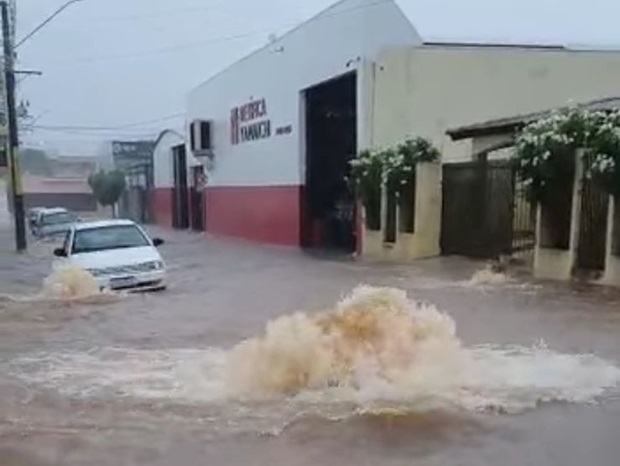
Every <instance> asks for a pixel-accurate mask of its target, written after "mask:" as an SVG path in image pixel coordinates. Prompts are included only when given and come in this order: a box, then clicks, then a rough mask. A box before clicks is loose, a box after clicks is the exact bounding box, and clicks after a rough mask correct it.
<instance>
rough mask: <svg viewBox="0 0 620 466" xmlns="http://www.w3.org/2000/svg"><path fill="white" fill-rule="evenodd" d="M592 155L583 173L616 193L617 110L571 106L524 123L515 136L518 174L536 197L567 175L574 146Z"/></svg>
mask: <svg viewBox="0 0 620 466" xmlns="http://www.w3.org/2000/svg"><path fill="white" fill-rule="evenodd" d="M577 149H584V157H592V163H591V164H587V165H586V166H588V169H587V171H586V173H585V175H586V176H587V177H589V178H593V179H595V180H596V181H598V182H600V183H601V184H602V185H603V186H604V187H605V189H606V190H607V191H608V192H610V193H612V194H620V184H619V183H620V111H612V112H605V111H593V110H586V109H583V108H579V107H572V108H568V109H563V110H559V111H556V112H554V113H552V114H551V115H549V116H548V117H545V118H541V119H540V120H538V121H535V122H533V123H530V124H529V125H527V126H526V127H525V128H524V129H523V130H522V132H521V133H520V134H519V135H518V137H517V140H516V153H515V158H516V162H517V169H518V172H519V177H520V178H521V180H523V182H524V183H525V184H526V185H529V187H530V189H531V194H532V195H533V197H534V199H535V200H537V201H540V200H542V199H543V198H544V196H545V193H546V192H547V190H548V189H550V188H551V186H552V185H553V184H554V183H556V182H558V181H560V182H561V181H566V180H562V179H563V178H566V177H567V176H570V173H571V170H570V161H569V160H567V157H571V156H572V155H573V154H574V153H575V150H577Z"/></svg>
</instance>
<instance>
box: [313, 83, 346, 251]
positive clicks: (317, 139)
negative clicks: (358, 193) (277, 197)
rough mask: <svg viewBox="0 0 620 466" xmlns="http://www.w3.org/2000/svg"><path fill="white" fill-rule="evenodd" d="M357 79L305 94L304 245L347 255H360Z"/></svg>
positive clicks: (316, 87) (326, 84)
mask: <svg viewBox="0 0 620 466" xmlns="http://www.w3.org/2000/svg"><path fill="white" fill-rule="evenodd" d="M356 95H357V79H356V75H355V73H348V74H346V75H344V76H341V77H339V78H336V79H333V80H330V81H327V82H325V83H322V84H319V85H317V86H315V87H312V88H309V89H307V90H306V91H305V92H304V97H305V99H304V100H305V123H306V133H305V139H306V150H305V153H306V157H305V159H306V160H305V186H304V190H303V194H302V196H301V203H302V205H301V217H302V218H301V245H302V247H304V248H317V249H323V250H332V251H338V252H343V253H350V252H354V251H355V249H356V228H355V225H356V211H355V198H354V196H353V195H352V193H351V192H350V190H349V189H348V186H347V182H346V179H345V178H346V176H347V175H348V173H349V161H350V160H351V159H352V158H353V157H355V154H356V152H357V98H356Z"/></svg>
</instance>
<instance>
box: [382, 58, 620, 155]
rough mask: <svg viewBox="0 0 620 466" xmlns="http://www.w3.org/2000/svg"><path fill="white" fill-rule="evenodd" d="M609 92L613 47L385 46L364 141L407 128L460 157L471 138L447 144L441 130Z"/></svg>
mask: <svg viewBox="0 0 620 466" xmlns="http://www.w3.org/2000/svg"><path fill="white" fill-rule="evenodd" d="M612 95H620V52H615V51H556V50H540V49H500V48H480V47H478V48H473V47H472V48H467V47H448V46H437V47H434V46H433V47H431V46H428V47H417V48H414V47H409V48H406V49H397V50H391V51H387V52H385V53H383V54H382V55H381V56H380V58H379V61H378V63H377V67H376V74H375V92H374V110H373V118H372V120H373V122H374V124H373V138H372V139H373V140H372V143H373V145H375V146H378V147H382V146H385V145H389V144H393V143H395V142H397V141H400V140H402V139H403V138H404V137H406V136H407V135H410V134H415V135H419V136H424V137H428V138H431V139H432V140H433V142H434V143H435V144H436V145H437V147H438V148H439V149H440V150H441V151H442V153H443V156H444V161H456V160H467V159H469V158H470V157H471V152H472V143H471V141H464V142H460V143H454V142H452V141H451V140H450V138H449V137H448V136H446V135H445V131H446V130H447V129H449V128H453V127H457V126H461V125H467V124H471V123H476V122H480V121H485V120H489V119H494V118H501V117H507V116H513V115H515V114H521V113H529V112H532V111H539V110H546V109H549V108H554V107H557V106H561V105H565V104H566V103H567V102H568V101H569V100H573V101H575V102H583V101H588V100H593V99H597V98H601V97H609V96H612Z"/></svg>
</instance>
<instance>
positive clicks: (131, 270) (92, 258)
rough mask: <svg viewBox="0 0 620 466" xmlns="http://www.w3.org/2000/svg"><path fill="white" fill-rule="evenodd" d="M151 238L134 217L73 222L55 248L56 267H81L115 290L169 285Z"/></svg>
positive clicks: (164, 266) (163, 264) (152, 289)
mask: <svg viewBox="0 0 620 466" xmlns="http://www.w3.org/2000/svg"><path fill="white" fill-rule="evenodd" d="M161 244H163V240H162V239H159V238H154V239H151V238H150V237H149V236H148V234H147V233H146V231H145V230H144V229H143V228H142V227H140V226H138V225H137V224H136V223H134V222H133V221H131V220H102V221H95V222H84V223H79V224H76V225H74V226H73V227H72V228H71V229H70V230H69V231H68V232H67V234H66V237H65V241H64V244H63V246H62V247H61V248H58V249H56V250H55V251H54V255H55V256H56V257H57V258H58V259H57V262H56V263H55V266H56V267H63V266H72V267H79V268H82V269H85V270H87V271H88V272H90V273H91V274H92V275H93V276H94V277H95V278H96V279H97V281H98V282H99V286H100V287H101V288H102V289H104V288H108V289H112V290H136V291H158V290H163V289H165V288H166V265H165V263H164V261H163V259H162V258H161V255H160V254H159V251H158V250H157V247H158V246H160V245H161Z"/></svg>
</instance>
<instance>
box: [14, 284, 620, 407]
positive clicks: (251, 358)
mask: <svg viewBox="0 0 620 466" xmlns="http://www.w3.org/2000/svg"><path fill="white" fill-rule="evenodd" d="M12 369H13V372H14V373H15V374H16V375H18V376H20V377H21V378H25V379H27V380H28V381H30V382H34V383H41V384H46V385H53V386H54V387H55V388H57V389H59V390H61V391H65V392H69V393H73V394H80V395H87V396H97V395H99V396H101V395H104V394H106V393H110V390H112V392H113V393H115V394H119V393H120V394H123V395H124V396H130V397H136V398H151V399H168V400H171V401H175V402H191V403H196V402H197V403H208V404H213V403H217V404H221V403H224V404H226V403H229V402H232V401H235V400H244V401H245V402H249V403H253V400H254V401H258V400H264V399H265V398H267V399H271V400H276V401H278V400H279V401H278V403H276V404H277V406H278V407H274V406H271V408H270V409H271V410H276V411H277V410H278V409H282V410H284V409H291V406H293V407H294V406H297V409H299V410H303V409H305V408H306V407H307V406H308V405H312V406H314V407H317V406H318V407H320V408H317V409H318V410H319V411H321V412H322V410H325V411H330V410H332V408H333V407H334V406H341V405H342V404H343V403H344V404H346V405H347V406H351V405H352V406H355V407H356V408H355V410H362V411H371V412H384V411H382V410H389V411H390V412H393V411H394V410H396V411H397V412H405V413H406V412H420V411H427V410H436V409H441V410H455V409H456V410H467V411H488V410H492V411H495V412H519V411H522V410H524V409H528V408H534V407H536V406H538V404H539V403H540V402H549V401H565V402H580V403H588V402H593V401H596V400H597V399H599V397H601V396H604V395H606V394H609V393H610V392H612V391H617V390H618V388H619V387H620V369H618V367H616V366H615V365H613V364H612V363H610V362H608V361H605V360H603V359H601V358H598V357H596V356H593V355H569V354H561V353H557V352H554V351H551V350H549V349H548V348H546V347H545V346H544V345H538V346H534V347H520V346H511V347H499V346H492V345H484V346H476V347H470V348H468V347H465V346H463V345H462V344H461V342H460V341H459V339H458V338H457V337H456V331H455V324H454V321H453V320H452V319H451V318H450V317H449V316H447V315H446V314H444V313H442V312H440V311H438V310H437V309H435V308H434V307H433V306H430V305H424V304H421V303H417V302H414V301H410V300H408V299H407V296H406V294H405V292H403V291H401V290H396V289H386V288H370V287H359V288H357V289H356V290H354V292H353V293H352V294H351V295H350V296H348V297H346V298H345V299H344V300H342V301H341V302H340V303H339V304H338V305H337V307H336V308H335V309H334V310H332V311H330V312H324V313H320V314H317V315H308V314H303V313H298V314H294V315H291V316H285V317H281V318H279V319H276V320H274V321H273V322H270V323H269V324H268V325H267V327H266V330H265V333H264V335H262V336H260V337H256V338H252V339H249V340H247V341H244V342H242V343H240V344H239V345H237V346H236V347H234V348H233V349H232V350H230V351H225V350H222V349H216V348H211V349H204V350H198V349H196V350H141V351H136V350H124V349H120V348H116V349H104V350H98V351H94V352H90V353H88V354H62V355H58V354H56V355H49V354H47V355H33V356H30V357H28V358H24V359H22V360H21V361H14V364H12ZM15 371H17V372H15ZM284 399H286V400H287V403H284V404H282V403H281V402H280V401H282V400H284ZM257 409H258V408H257ZM347 409H349V413H350V412H351V411H350V407H349V408H347ZM354 412H355V411H354ZM289 414H290V413H289Z"/></svg>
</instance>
